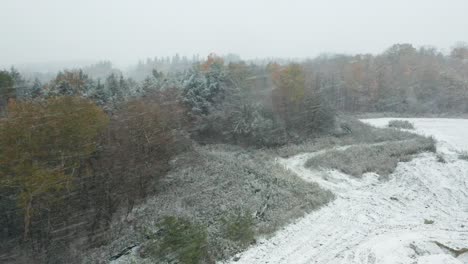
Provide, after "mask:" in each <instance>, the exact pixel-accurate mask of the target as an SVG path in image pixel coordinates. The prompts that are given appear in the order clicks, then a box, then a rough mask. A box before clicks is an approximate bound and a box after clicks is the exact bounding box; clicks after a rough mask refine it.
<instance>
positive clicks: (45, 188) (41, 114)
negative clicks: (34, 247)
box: [0, 97, 108, 239]
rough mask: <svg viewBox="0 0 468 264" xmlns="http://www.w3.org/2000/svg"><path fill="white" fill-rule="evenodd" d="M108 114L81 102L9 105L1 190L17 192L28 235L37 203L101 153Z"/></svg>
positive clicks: (1, 141) (0, 136)
mask: <svg viewBox="0 0 468 264" xmlns="http://www.w3.org/2000/svg"><path fill="white" fill-rule="evenodd" d="M107 123H108V117H107V115H106V114H105V113H104V112H103V111H102V110H101V109H100V108H99V107H97V106H96V105H95V104H94V103H92V102H90V101H88V100H85V99H82V98H77V97H57V98H50V99H48V100H46V101H43V102H15V101H10V103H9V104H8V111H7V116H6V117H4V118H2V119H0V187H4V188H10V189H14V190H16V193H17V194H18V203H19V206H20V207H21V208H22V209H23V211H24V237H25V239H27V238H28V236H29V230H30V223H31V218H32V215H33V212H34V202H35V200H36V199H37V198H39V197H41V196H42V195H44V194H47V193H51V192H53V191H58V190H61V189H63V188H65V187H66V186H67V184H69V182H70V180H71V177H73V175H74V173H75V170H76V169H77V168H78V167H79V166H80V162H81V161H82V160H83V159H84V158H86V157H88V156H89V155H91V154H92V153H93V152H94V151H95V149H96V143H95V140H96V137H97V135H98V134H99V132H100V131H101V130H102V129H103V128H104V127H105V126H106V125H107Z"/></svg>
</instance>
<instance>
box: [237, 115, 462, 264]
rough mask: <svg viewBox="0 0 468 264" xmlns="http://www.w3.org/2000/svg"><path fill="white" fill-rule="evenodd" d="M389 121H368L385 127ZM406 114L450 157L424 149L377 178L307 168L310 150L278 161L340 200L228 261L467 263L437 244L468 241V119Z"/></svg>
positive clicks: (454, 245)
mask: <svg viewBox="0 0 468 264" xmlns="http://www.w3.org/2000/svg"><path fill="white" fill-rule="evenodd" d="M389 120H390V119H373V120H365V121H366V122H369V123H371V124H373V125H376V126H379V125H380V126H384V125H386V124H387V123H388V121H389ZM410 121H411V122H413V123H414V124H415V126H416V128H417V132H418V133H423V134H425V135H433V136H435V137H436V139H438V140H439V142H438V147H439V148H440V149H439V151H441V152H443V153H444V155H445V156H446V159H447V163H440V162H437V161H436V158H435V155H433V154H422V155H420V156H419V157H418V158H416V159H414V160H413V161H411V162H408V163H400V164H399V165H398V167H397V169H396V171H395V172H394V173H393V174H392V175H391V178H390V180H389V181H383V182H379V181H378V180H377V177H375V175H372V174H368V175H366V176H365V177H363V178H362V179H354V178H351V177H349V176H347V175H343V174H342V173H339V172H336V171H331V172H327V173H323V172H313V171H310V170H308V169H305V168H304V163H305V161H306V160H307V159H308V158H309V157H310V156H311V155H316V154H314V153H309V154H302V155H298V156H294V157H292V158H289V159H284V160H281V162H282V163H283V164H284V166H286V167H287V168H289V169H290V170H292V171H293V172H295V173H296V174H297V175H299V176H300V177H302V178H304V179H305V180H308V181H315V182H317V183H319V184H320V185H321V186H323V187H324V188H327V189H330V190H332V191H333V192H334V193H335V194H336V196H337V199H336V200H335V201H334V202H332V203H331V204H329V205H328V206H326V207H324V208H322V209H320V210H318V211H315V212H312V213H311V214H308V215H306V216H305V217H303V218H301V219H299V220H298V221H297V222H296V223H293V224H291V225H289V226H286V227H285V228H284V229H282V230H280V231H278V232H277V233H276V234H275V235H274V236H273V237H272V238H270V239H267V240H260V241H259V243H258V244H257V245H255V246H253V247H251V248H249V249H248V250H247V251H245V252H243V253H241V254H240V255H238V256H237V257H240V259H239V260H238V261H236V262H234V261H232V263H343V264H345V263H346V264H347V263H363V264H371V263H389V264H390V263H391V264H396V263H408V264H409V263H444V264H445V263H447V264H450V263H468V253H465V254H461V255H458V254H456V253H454V252H452V251H449V250H447V249H445V248H444V247H441V246H439V245H440V244H442V245H445V246H447V247H449V248H452V249H455V250H458V249H463V248H468V162H467V161H463V160H459V159H458V158H457V156H458V155H457V154H456V151H461V150H467V151H468V137H465V134H466V133H468V120H462V119H411V120H410ZM425 220H427V221H429V222H430V221H434V222H433V223H432V224H429V223H425ZM438 243H440V244H439V245H438Z"/></svg>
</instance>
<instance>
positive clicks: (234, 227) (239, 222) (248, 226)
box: [222, 211, 255, 246]
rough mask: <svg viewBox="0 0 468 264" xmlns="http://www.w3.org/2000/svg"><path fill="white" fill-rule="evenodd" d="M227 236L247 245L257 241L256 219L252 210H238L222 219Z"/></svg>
mask: <svg viewBox="0 0 468 264" xmlns="http://www.w3.org/2000/svg"><path fill="white" fill-rule="evenodd" d="M222 222H223V225H224V232H225V237H226V238H228V239H230V240H232V241H236V242H239V243H240V244H241V245H242V246H247V245H249V244H251V243H253V242H254V241H255V230H254V229H253V227H254V223H255V219H254V217H253V215H252V214H251V213H250V212H240V211H239V212H237V213H234V214H231V215H229V216H227V217H226V218H224V219H222Z"/></svg>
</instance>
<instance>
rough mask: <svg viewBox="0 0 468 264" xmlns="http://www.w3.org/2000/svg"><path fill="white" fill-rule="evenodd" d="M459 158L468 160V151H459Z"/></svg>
mask: <svg viewBox="0 0 468 264" xmlns="http://www.w3.org/2000/svg"><path fill="white" fill-rule="evenodd" d="M458 158H459V159H461V160H466V161H468V152H467V151H462V152H460V153H458Z"/></svg>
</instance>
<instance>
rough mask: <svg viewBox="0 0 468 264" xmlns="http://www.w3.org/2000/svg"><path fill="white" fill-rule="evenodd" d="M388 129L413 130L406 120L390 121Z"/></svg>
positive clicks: (412, 126)
mask: <svg viewBox="0 0 468 264" xmlns="http://www.w3.org/2000/svg"><path fill="white" fill-rule="evenodd" d="M388 127H393V128H401V129H414V125H413V123H411V122H409V121H408V120H391V121H390V122H388Z"/></svg>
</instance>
